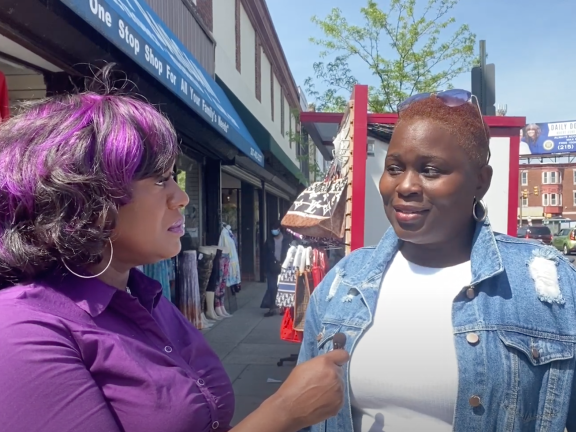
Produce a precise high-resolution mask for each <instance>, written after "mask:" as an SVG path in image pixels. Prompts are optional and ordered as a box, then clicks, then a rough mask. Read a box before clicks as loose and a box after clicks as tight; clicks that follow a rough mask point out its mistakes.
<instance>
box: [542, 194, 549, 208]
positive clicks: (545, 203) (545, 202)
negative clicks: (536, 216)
mask: <svg viewBox="0 0 576 432" xmlns="http://www.w3.org/2000/svg"><path fill="white" fill-rule="evenodd" d="M549 205H550V197H549V196H548V194H542V206H543V207H548V206H549Z"/></svg>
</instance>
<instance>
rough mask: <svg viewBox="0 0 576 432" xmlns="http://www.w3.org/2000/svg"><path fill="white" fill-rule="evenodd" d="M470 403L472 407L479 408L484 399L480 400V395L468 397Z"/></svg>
mask: <svg viewBox="0 0 576 432" xmlns="http://www.w3.org/2000/svg"><path fill="white" fill-rule="evenodd" d="M468 403H469V404H470V406H471V407H472V408H477V407H479V406H480V405H482V401H481V400H480V396H476V395H474V396H472V397H471V398H470V399H468Z"/></svg>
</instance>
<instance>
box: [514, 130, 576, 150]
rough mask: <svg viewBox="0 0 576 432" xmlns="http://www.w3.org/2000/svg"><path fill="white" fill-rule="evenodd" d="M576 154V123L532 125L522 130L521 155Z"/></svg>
mask: <svg viewBox="0 0 576 432" xmlns="http://www.w3.org/2000/svg"><path fill="white" fill-rule="evenodd" d="M550 153H556V154H559V153H576V121H566V122H556V123H532V124H529V125H526V127H524V128H523V129H522V130H520V154H521V155H523V156H526V155H532V154H534V155H544V154H550Z"/></svg>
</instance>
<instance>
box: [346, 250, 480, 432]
mask: <svg viewBox="0 0 576 432" xmlns="http://www.w3.org/2000/svg"><path fill="white" fill-rule="evenodd" d="M471 279H472V273H471V269H470V262H469V261H468V262H466V263H463V264H459V265H456V266H453V267H447V268H442V269H438V268H429V267H421V266H418V265H416V264H413V263H410V262H408V261H407V260H406V259H405V258H404V257H403V256H402V254H401V253H400V252H398V253H397V254H396V256H395V257H394V259H393V261H392V263H391V265H390V268H389V269H388V271H387V273H386V276H385V277H384V280H383V281H382V287H381V289H380V295H379V297H378V303H377V305H376V312H375V313H374V320H373V324H372V325H371V326H370V328H368V329H367V331H366V332H365V334H364V335H363V336H362V337H361V338H360V339H359V340H358V342H357V345H356V348H355V349H354V351H353V353H352V359H351V363H350V386H351V390H352V405H353V406H354V407H355V408H357V409H358V410H360V411H361V412H362V427H361V430H355V431H354V432H373V431H378V432H382V431H384V432H411V431H414V432H422V431H426V432H451V431H452V422H453V419H454V408H455V404H456V398H457V393H458V364H457V359H456V349H455V347H454V335H453V328H452V303H453V301H454V298H455V297H456V295H457V294H458V293H459V292H460V291H461V290H462V288H463V287H465V286H466V285H469V284H470V281H471Z"/></svg>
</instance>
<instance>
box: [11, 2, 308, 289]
mask: <svg viewBox="0 0 576 432" xmlns="http://www.w3.org/2000/svg"><path fill="white" fill-rule="evenodd" d="M222 1H223V2H224V3H226V4H220V1H219V3H218V6H219V8H218V11H219V12H218V13H216V10H215V8H214V4H213V1H212V0H58V1H50V2H46V1H43V0H7V1H4V2H2V4H0V73H2V74H3V75H4V76H5V77H6V82H7V86H8V95H9V99H10V105H11V109H12V110H13V111H17V109H18V106H19V104H20V102H22V101H26V100H30V99H37V98H43V97H46V96H50V95H54V94H59V93H63V92H70V91H76V90H77V89H80V90H82V89H83V85H84V78H85V77H86V76H90V75H92V74H93V67H94V66H95V67H99V66H101V65H103V64H104V63H106V62H114V63H116V64H117V69H119V70H120V71H122V74H124V75H125V76H126V77H127V78H128V79H129V80H130V81H131V82H133V83H135V86H136V88H135V91H136V92H137V93H139V94H142V95H143V96H145V97H146V99H147V100H148V101H150V102H151V103H153V104H154V105H156V106H158V107H160V109H161V110H162V111H163V112H164V113H165V114H166V115H167V116H168V117H169V118H170V120H171V121H172V122H173V124H174V126H175V128H176V131H177V133H178V136H179V138H180V140H181V143H182V146H181V147H182V154H181V157H180V160H179V161H178V166H177V177H178V178H177V180H178V183H179V184H180V186H181V187H182V188H184V189H185V190H186V192H187V193H188V195H189V196H190V204H189V206H188V208H186V210H185V216H186V230H187V236H186V237H187V245H188V247H190V248H194V249H197V248H198V247H200V246H202V245H215V244H217V243H218V241H219V237H220V233H221V230H222V227H223V225H224V226H225V225H230V226H231V227H232V229H233V231H234V233H235V234H236V237H237V241H238V248H239V255H240V257H241V268H242V271H243V275H244V276H245V277H246V279H248V280H251V279H256V280H258V279H261V278H262V268H261V267H262V266H261V263H260V260H261V258H262V257H261V256H260V255H261V254H260V250H261V248H262V245H263V242H264V241H265V238H266V234H265V233H266V232H267V231H268V230H269V226H270V224H271V223H273V221H275V220H278V219H280V218H281V217H282V216H283V214H284V213H285V212H286V211H287V209H288V207H289V205H290V203H291V202H292V200H293V199H294V198H295V197H296V196H297V195H298V193H299V192H300V190H302V188H303V187H304V186H305V184H306V183H307V182H308V179H307V178H305V176H304V175H303V173H302V169H301V166H300V163H299V157H298V151H299V150H298V148H297V146H296V145H295V142H294V140H293V139H292V138H293V133H294V132H295V131H297V130H298V128H297V126H296V119H297V117H298V116H297V112H298V110H299V100H298V92H297V89H296V86H295V84H294V80H293V78H292V75H291V73H290V69H289V67H288V64H287V62H286V59H285V57H284V54H283V52H282V48H281V46H280V42H279V41H278V37H277V35H276V33H275V31H274V26H273V24H272V20H271V18H270V15H269V13H268V10H267V8H266V4H265V2H264V1H263V0H262V1H256V0H253V1H248V0H246V1H242V2H240V1H234V0H232V1H230V0H222ZM228 26H230V28H228Z"/></svg>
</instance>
